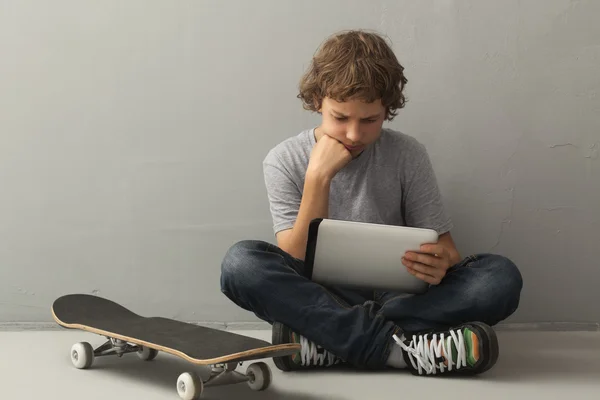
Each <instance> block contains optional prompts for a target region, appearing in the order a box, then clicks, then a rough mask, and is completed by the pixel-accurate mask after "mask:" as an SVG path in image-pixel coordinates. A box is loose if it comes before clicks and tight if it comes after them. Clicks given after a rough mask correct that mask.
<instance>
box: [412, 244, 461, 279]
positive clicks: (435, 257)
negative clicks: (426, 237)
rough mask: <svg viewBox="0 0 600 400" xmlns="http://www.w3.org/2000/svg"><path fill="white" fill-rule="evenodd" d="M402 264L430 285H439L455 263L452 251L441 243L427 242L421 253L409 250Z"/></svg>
mask: <svg viewBox="0 0 600 400" xmlns="http://www.w3.org/2000/svg"><path fill="white" fill-rule="evenodd" d="M402 264H404V266H405V267H406V269H407V270H408V272H410V273H411V274H413V275H414V276H416V277H417V278H419V279H421V280H423V281H425V282H427V283H429V284H430V285H439V284H440V282H442V279H444V277H445V276H446V272H447V271H448V269H450V267H451V266H452V265H453V264H452V261H451V256H450V253H449V252H448V250H447V249H446V248H445V247H444V246H441V245H439V244H425V245H423V246H421V249H420V252H419V253H416V252H412V251H407V252H406V254H405V255H404V257H402Z"/></svg>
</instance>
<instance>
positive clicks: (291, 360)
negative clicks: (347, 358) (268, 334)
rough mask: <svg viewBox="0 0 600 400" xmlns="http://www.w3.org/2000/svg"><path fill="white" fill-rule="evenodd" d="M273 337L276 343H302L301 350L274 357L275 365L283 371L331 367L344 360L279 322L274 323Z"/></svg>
mask: <svg viewBox="0 0 600 400" xmlns="http://www.w3.org/2000/svg"><path fill="white" fill-rule="evenodd" d="M272 339H273V340H272V342H273V344H274V345H279V344H286V343H300V345H301V346H302V350H301V351H299V352H298V353H295V354H292V355H291V356H286V357H273V362H274V363H275V366H276V367H277V368H279V369H280V370H282V371H292V370H301V369H311V368H319V367H330V366H332V365H335V364H339V363H341V362H342V360H341V359H340V358H339V357H337V356H335V355H333V354H332V353H330V352H329V351H327V350H325V349H324V348H323V347H321V346H319V345H317V344H315V343H313V342H311V341H309V340H308V339H306V338H305V337H304V336H301V335H299V334H297V333H295V332H293V331H292V330H291V329H289V328H288V327H287V326H285V325H283V324H280V323H278V322H275V323H273V338H272Z"/></svg>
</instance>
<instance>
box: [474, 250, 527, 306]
mask: <svg viewBox="0 0 600 400" xmlns="http://www.w3.org/2000/svg"><path fill="white" fill-rule="evenodd" d="M478 261H479V262H480V263H479V267H480V268H481V269H482V273H483V276H484V279H483V280H482V282H481V283H482V285H481V287H482V293H478V296H477V297H478V303H479V304H480V306H481V307H484V308H488V309H489V308H492V309H497V308H498V307H500V308H502V309H503V310H504V315H503V318H506V317H508V316H509V315H511V314H512V313H514V312H515V311H516V309H517V307H518V306H519V301H520V297H521V290H522V288H523V277H522V276H521V272H520V271H519V268H518V267H517V266H516V264H515V263H514V262H513V261H512V260H510V259H509V258H507V257H504V256H501V255H498V254H485V255H480V256H478ZM502 305H503V306H504V307H501V306H502Z"/></svg>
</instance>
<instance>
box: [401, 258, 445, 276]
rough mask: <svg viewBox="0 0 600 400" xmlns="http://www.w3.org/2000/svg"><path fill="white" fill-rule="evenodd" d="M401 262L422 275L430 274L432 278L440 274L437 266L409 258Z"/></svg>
mask: <svg viewBox="0 0 600 400" xmlns="http://www.w3.org/2000/svg"><path fill="white" fill-rule="evenodd" d="M403 264H404V265H405V266H406V267H408V268H411V269H414V270H415V271H417V272H420V273H422V274H424V275H429V276H432V277H434V278H435V277H438V276H439V275H440V270H439V269H438V268H435V267H432V266H429V265H425V264H421V263H418V262H414V261H410V260H405V262H403Z"/></svg>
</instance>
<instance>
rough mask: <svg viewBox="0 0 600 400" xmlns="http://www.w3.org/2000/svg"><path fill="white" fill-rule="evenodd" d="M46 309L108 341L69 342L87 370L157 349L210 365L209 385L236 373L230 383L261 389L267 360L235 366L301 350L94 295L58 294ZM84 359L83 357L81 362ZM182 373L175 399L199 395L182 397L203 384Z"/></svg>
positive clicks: (62, 321) (268, 376)
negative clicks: (106, 358) (242, 368)
mask: <svg viewBox="0 0 600 400" xmlns="http://www.w3.org/2000/svg"><path fill="white" fill-rule="evenodd" d="M51 311H52V316H53V318H54V320H55V321H56V322H57V323H58V324H59V325H60V326H62V327H65V328H68V329H80V330H83V331H88V332H92V333H95V334H98V335H102V336H105V337H106V338H108V339H109V341H108V342H106V343H105V344H104V345H102V346H100V347H98V348H97V349H95V350H93V348H92V347H91V345H89V344H88V343H78V344H76V345H74V346H73V348H72V349H71V358H72V361H73V363H74V365H75V366H76V367H77V368H89V367H90V366H91V362H92V361H93V359H94V357H98V356H102V355H110V354H116V355H117V356H119V357H121V356H122V355H123V354H125V353H130V352H137V353H138V355H140V357H141V358H143V359H145V360H151V359H153V358H154V357H155V356H156V354H157V352H158V351H162V352H165V353H169V354H173V355H175V356H178V357H181V358H183V359H185V360H186V361H188V362H190V363H192V364H196V365H210V366H213V375H212V376H211V378H210V379H209V381H211V384H224V383H225V382H223V383H217V382H212V381H214V380H216V379H215V378H220V379H221V380H223V377H222V376H220V377H219V375H223V374H225V373H230V374H229V375H231V374H232V373H235V374H237V378H236V379H234V380H235V381H236V382H233V383H238V382H241V381H248V382H249V384H250V386H251V388H253V389H255V390H264V389H265V388H266V386H268V385H269V383H270V380H271V374H270V370H269V368H268V366H267V365H266V364H264V363H257V364H260V365H258V366H257V365H256V364H255V365H254V366H253V365H251V366H250V367H253V368H250V367H249V370H250V369H252V371H250V372H252V373H251V374H247V375H242V374H239V373H237V372H235V371H234V370H235V368H236V367H237V364H238V363H239V364H241V363H242V362H244V361H249V360H257V359H262V358H273V357H283V356H288V355H292V354H294V353H297V352H299V351H300V349H301V345H300V344H293V343H290V344H282V345H272V344H271V343H269V342H266V341H264V340H259V339H255V338H251V337H247V336H244V335H239V334H235V333H232V332H227V331H223V330H219V329H214V328H208V327H205V326H199V325H194V324H190V323H186V322H181V321H177V320H173V319H169V318H162V317H144V316H140V315H138V314H136V313H134V312H132V311H130V310H129V309H127V308H125V307H123V306H121V305H120V304H117V303H115V302H113V301H111V300H108V299H105V298H102V297H98V296H94V295H87V294H69V295H65V296H62V297H60V298H58V299H56V300H55V301H54V303H53V304H52V310H51ZM76 346H78V347H76ZM84 353H85V354H84ZM83 358H85V361H82V359H83ZM259 367H260V368H259ZM184 375H185V374H182V375H181V376H180V379H179V380H178V383H177V389H178V392H179V394H180V397H181V398H183V399H196V398H199V397H194V396H193V395H190V394H189V391H188V393H187V395H186V394H185V390H186V389H190V387H192V389H194V388H193V387H194V386H195V387H196V388H195V389H198V386H200V388H199V391H200V393H201V392H202V386H203V385H202V382H201V381H199V378H198V377H197V375H195V374H194V373H192V374H191V375H190V374H188V375H189V376H187V377H184ZM226 375H227V374H226ZM256 375H260V378H261V379H259V380H260V381H261V382H259V383H258V384H255V385H254V386H255V387H253V383H255V382H254V381H253V379H254V378H256ZM182 377H183V378H182ZM182 379H183V381H181V380H182ZM180 381H181V382H180ZM209 381H206V382H205V383H204V384H205V385H206V383H208V382H209ZM186 383H187V387H186ZM228 383H231V382H228ZM182 388H183V389H182ZM180 389H182V390H183V392H182V391H181V390H180ZM197 391H198V390H196V392H197ZM182 393H183V394H182ZM186 396H187V397H186ZM190 396H191V397H190Z"/></svg>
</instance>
